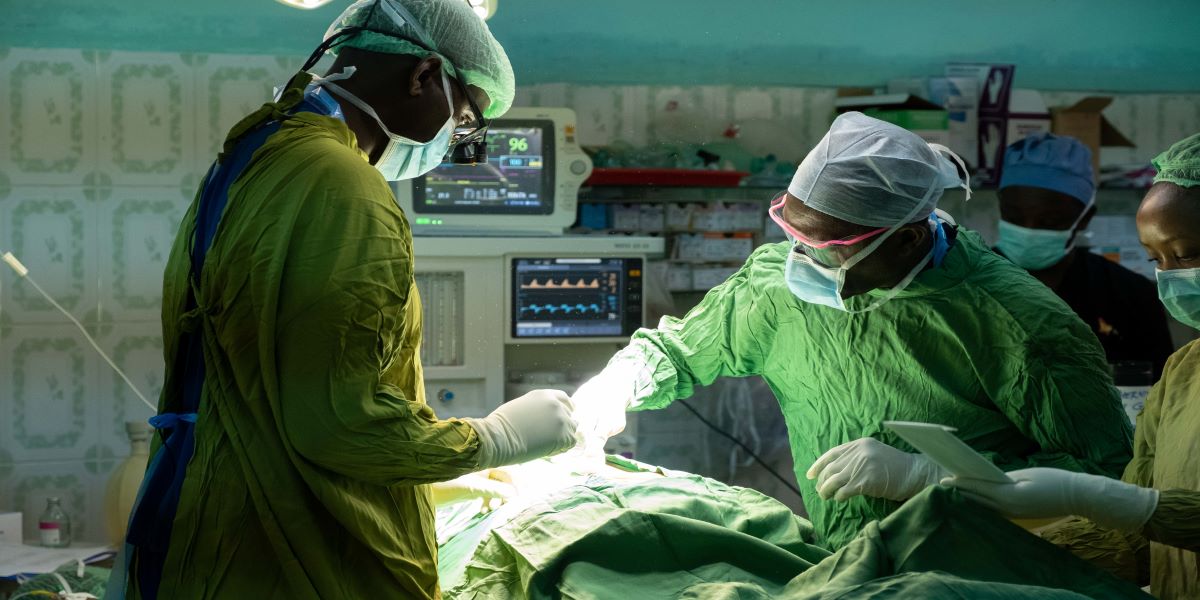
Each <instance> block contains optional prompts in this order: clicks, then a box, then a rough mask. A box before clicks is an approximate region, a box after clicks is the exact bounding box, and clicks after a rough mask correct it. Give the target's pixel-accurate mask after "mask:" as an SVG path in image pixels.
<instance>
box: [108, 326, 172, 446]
mask: <svg viewBox="0 0 1200 600" xmlns="http://www.w3.org/2000/svg"><path fill="white" fill-rule="evenodd" d="M100 345H101V347H103V348H104V349H105V350H106V351H107V352H108V353H109V355H110V356H112V359H113V362H115V363H117V366H119V367H121V370H122V371H124V372H125V375H126V376H127V377H129V380H130V381H132V382H133V385H135V386H136V387H137V388H138V391H139V392H141V393H142V395H143V396H145V397H146V399H147V400H149V401H150V402H151V403H152V404H155V405H157V404H158V396H159V393H160V392H161V391H162V386H163V374H164V366H163V345H162V327H161V325H160V324H159V322H158V321H151V322H145V323H136V324H129V325H124V326H122V327H119V328H117V329H116V330H114V331H113V332H112V334H111V335H108V336H106V337H105V338H103V339H102V340H100ZM98 381H99V384H98V385H97V387H96V390H95V398H96V401H97V402H98V403H99V427H100V432H99V439H100V444H101V445H102V446H104V447H107V448H111V449H112V450H113V452H114V453H115V454H116V455H117V456H125V455H127V454H128V453H129V436H128V435H127V434H126V432H125V422H126V421H144V420H146V419H149V418H150V417H151V416H153V414H154V413H153V412H152V411H151V410H150V409H149V408H148V407H147V406H146V405H145V404H143V403H142V401H141V400H139V399H138V398H137V396H136V395H135V394H134V393H133V391H132V390H130V389H129V386H128V385H126V383H125V382H124V381H123V380H122V379H121V378H120V377H119V376H118V375H117V374H116V373H115V372H113V371H112V370H111V369H109V368H108V365H100V367H99V375H98Z"/></svg>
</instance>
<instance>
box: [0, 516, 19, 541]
mask: <svg viewBox="0 0 1200 600" xmlns="http://www.w3.org/2000/svg"><path fill="white" fill-rule="evenodd" d="M23 519H24V516H23V515H22V514H21V513H19V512H6V513H0V542H4V543H6V544H20V543H21V542H22V541H23V540H22V538H23V537H24V532H23V527H24V521H23Z"/></svg>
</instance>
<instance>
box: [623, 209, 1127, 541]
mask: <svg viewBox="0 0 1200 600" xmlns="http://www.w3.org/2000/svg"><path fill="white" fill-rule="evenodd" d="M789 251H790V245H789V244H787V243H780V244H772V245H767V246H764V247H762V248H759V249H758V250H757V251H756V252H755V253H754V254H753V255H752V256H751V257H750V259H749V260H748V261H747V262H746V264H745V265H744V266H743V267H742V268H741V270H740V271H738V272H737V273H736V274H734V275H733V276H732V277H730V278H729V279H728V280H727V281H725V282H724V283H723V284H722V285H720V286H718V287H717V288H714V289H713V290H712V291H711V292H709V293H708V295H707V296H705V298H704V300H703V301H702V302H701V303H700V304H699V305H698V306H697V307H696V308H694V309H692V310H691V311H690V312H689V313H688V314H687V315H686V316H684V317H683V318H682V319H677V318H673V317H665V318H664V319H663V320H662V322H661V323H660V325H659V327H658V328H657V329H653V330H646V329H644V330H641V331H639V332H638V333H636V334H635V335H634V336H633V339H632V340H631V342H630V345H629V346H628V347H626V348H625V349H623V350H622V351H620V352H619V353H618V354H617V356H615V357H614V358H613V362H614V363H615V362H619V361H629V362H630V363H632V364H636V365H644V366H645V367H647V368H645V369H643V376H642V377H641V378H640V379H641V380H640V381H639V382H638V383H637V388H636V390H635V398H634V406H633V408H634V409H635V410H643V409H653V408H661V407H663V406H666V405H668V404H669V403H671V402H672V401H674V400H675V399H677V398H687V397H688V396H691V395H692V391H693V389H694V388H695V386H697V385H707V384H709V383H711V382H712V381H713V380H715V379H716V378H717V377H744V376H750V375H761V376H762V377H763V378H764V379H765V380H766V381H767V383H768V384H769V385H770V387H771V389H772V391H773V392H774V393H775V396H776V398H777V399H778V400H779V403H780V405H781V408H782V410H783V416H784V420H785V421H786V423H787V427H788V436H789V441H790V445H791V448H792V456H793V458H794V460H795V468H796V478H797V480H798V482H799V484H800V490H801V492H802V494H803V497H804V506H805V508H806V509H807V510H808V513H809V515H810V516H811V518H812V521H813V525H814V527H815V528H816V533H817V541H818V542H819V543H821V544H823V545H825V546H827V547H829V548H839V547H841V546H843V545H844V544H846V543H847V542H849V541H850V539H851V538H853V537H854V535H855V534H856V533H858V531H859V530H860V529H862V527H863V526H864V525H866V524H867V523H868V522H869V521H872V520H876V519H881V518H883V517H885V516H887V515H888V514H889V513H890V512H892V511H893V510H895V509H896V508H897V506H898V504H897V503H895V502H892V501H889V500H883V499H878V498H865V497H856V498H852V499H850V500H848V501H845V502H837V501H834V500H823V499H821V498H820V496H818V495H817V492H816V488H815V483H814V482H813V481H810V480H808V479H807V478H806V477H805V476H804V473H805V471H807V469H808V468H809V466H810V465H812V464H813V462H814V461H816V459H817V458H818V457H820V456H821V454H823V453H824V452H825V451H827V450H829V449H830V448H833V447H835V446H837V445H839V444H842V443H845V442H849V441H852V440H855V439H858V438H860V437H865V436H871V437H875V438H877V439H879V440H881V441H883V442H885V443H888V444H890V445H892V446H895V447H897V448H900V449H902V450H906V451H909V452H912V451H913V449H912V448H911V447H910V446H908V445H906V444H905V443H903V441H901V440H900V439H899V438H897V437H896V436H895V435H894V434H891V433H890V432H889V431H887V430H886V429H884V427H883V425H882V422H883V421H885V420H900V421H924V422H931V423H940V424H943V425H949V426H952V427H956V428H957V429H958V435H959V436H960V437H961V438H962V439H963V440H964V441H966V442H967V443H968V444H970V445H971V446H972V447H974V448H975V449H977V450H979V451H980V452H981V453H983V454H984V455H985V456H987V457H989V458H991V459H992V460H993V461H994V462H995V463H996V464H997V465H998V466H1000V467H1001V468H1003V469H1005V470H1013V469H1020V468H1024V467H1033V466H1042V467H1058V468H1062V469H1068V470H1072V471H1083V472H1089V473H1097V474H1103V475H1109V476H1116V475H1118V474H1120V472H1121V470H1122V469H1123V468H1124V467H1125V465H1126V463H1128V462H1129V459H1130V456H1131V450H1130V446H1131V439H1130V438H1131V433H1130V426H1129V420H1128V418H1127V417H1125V416H1124V411H1123V409H1122V407H1121V403H1120V399H1119V397H1118V394H1117V391H1116V389H1115V388H1114V387H1113V383H1112V378H1111V377H1110V375H1109V372H1108V365H1107V363H1106V362H1105V358H1104V350H1103V349H1102V348H1101V347H1100V343H1099V342H1098V341H1097V339H1096V336H1095V335H1094V334H1092V332H1091V330H1089V329H1088V326H1087V325H1085V324H1084V323H1083V322H1082V321H1080V320H1079V318H1078V317H1076V316H1075V314H1074V313H1073V312H1072V311H1071V309H1070V308H1069V307H1068V306H1067V305H1066V304H1064V303H1063V302H1062V300H1060V299H1059V298H1058V297H1057V296H1055V295H1054V292H1052V291H1050V290H1049V289H1048V288H1046V287H1045V286H1044V285H1042V284H1041V283H1039V282H1038V281H1037V280H1036V279H1034V278H1033V277H1031V276H1030V275H1029V274H1028V273H1026V272H1025V271H1024V270H1022V269H1020V268H1018V267H1016V266H1014V265H1013V264H1012V263H1010V262H1009V261H1007V260H1005V259H1004V258H1002V257H1000V256H998V255H996V254H994V253H992V252H991V251H990V250H989V249H988V248H987V247H986V246H985V245H984V243H983V241H982V240H981V239H980V237H979V236H978V235H977V234H975V233H974V232H970V231H967V230H959V232H958V235H957V240H956V243H955V244H954V246H953V247H952V248H951V250H950V251H949V253H948V254H947V256H946V258H945V260H944V262H943V264H942V265H941V266H939V267H937V268H932V269H929V270H926V271H925V272H923V273H922V274H920V275H919V276H918V277H917V278H916V279H915V280H914V281H913V283H912V284H911V285H910V286H909V287H908V288H907V289H905V290H903V291H902V292H900V293H899V295H897V296H896V297H895V298H894V299H892V300H891V301H890V302H887V303H886V304H884V305H883V306H881V307H880V308H878V309H876V310H874V311H871V312H867V313H863V314H850V313H847V312H843V311H840V310H837V309H833V308H829V307H825V306H820V305H814V304H807V303H804V302H803V301H801V300H800V299H798V298H796V296H795V295H793V294H792V293H791V291H790V290H789V289H788V287H787V284H786V282H785V280H784V264H785V261H786V258H787V253H788V252H789ZM877 293H880V292H878V291H876V292H871V295H874V294H877ZM867 301H869V299H868V298H861V297H860V298H851V299H850V305H851V306H852V307H853V306H859V305H861V303H863V302H867Z"/></svg>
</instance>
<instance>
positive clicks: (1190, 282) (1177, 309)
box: [1154, 269, 1200, 329]
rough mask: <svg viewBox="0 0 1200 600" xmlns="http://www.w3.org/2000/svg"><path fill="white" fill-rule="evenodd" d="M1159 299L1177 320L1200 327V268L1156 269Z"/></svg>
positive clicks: (1190, 325)
mask: <svg viewBox="0 0 1200 600" xmlns="http://www.w3.org/2000/svg"><path fill="white" fill-rule="evenodd" d="M1154 275H1155V277H1156V278H1157V279H1158V299H1159V300H1162V303H1163V306H1165V307H1167V312H1169V313H1171V316H1172V317H1175V320H1177V321H1179V322H1180V323H1183V324H1185V325H1187V326H1189V327H1194V328H1196V329H1200V269H1172V270H1170V271H1155V272H1154Z"/></svg>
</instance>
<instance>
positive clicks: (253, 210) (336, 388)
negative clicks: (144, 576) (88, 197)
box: [131, 74, 479, 599]
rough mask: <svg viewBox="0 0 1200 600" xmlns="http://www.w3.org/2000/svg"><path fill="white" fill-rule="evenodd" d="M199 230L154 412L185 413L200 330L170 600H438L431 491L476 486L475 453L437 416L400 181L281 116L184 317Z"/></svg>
mask: <svg viewBox="0 0 1200 600" xmlns="http://www.w3.org/2000/svg"><path fill="white" fill-rule="evenodd" d="M308 81H309V76H308V75H303V74H302V75H300V76H298V77H297V78H296V79H294V80H293V81H292V83H291V84H289V87H288V90H287V93H286V94H285V95H284V96H283V97H282V98H281V100H280V101H279V102H278V103H274V104H268V105H266V106H264V107H263V108H262V109H260V110H259V111H258V112H256V113H254V114H253V115H251V116H250V117H247V118H246V119H245V120H243V121H242V122H241V123H239V124H238V125H237V126H236V127H235V128H234V129H233V130H232V131H231V132H230V140H232V139H234V138H236V137H238V136H239V135H241V134H242V133H244V132H245V131H247V130H249V129H250V128H251V127H253V126H255V125H257V124H259V123H261V122H263V121H266V120H269V119H278V118H280V117H282V116H283V112H282V111H286V109H287V108H289V107H291V106H294V105H295V104H297V103H298V102H299V101H300V98H301V90H302V89H303V86H304V85H305V84H307V82H308ZM229 143H230V142H229V141H227V142H226V147H227V149H228V148H229ZM195 218H196V203H193V204H192V208H191V210H189V212H188V214H187V216H186V217H185V218H184V220H183V223H182V225H181V228H180V231H179V234H178V236H177V238H176V241H175V245H174V248H173V249H172V252H171V257H170V260H169V262H168V265H167V269H166V275H165V281H164V297H163V335H164V346H165V348H166V364H167V365H168V369H167V380H166V386H165V390H166V391H164V394H163V397H162V400H161V406H160V409H161V410H162V411H164V412H169V411H175V410H177V409H178V408H179V405H178V394H176V393H173V392H172V390H177V389H179V387H180V381H181V378H182V377H183V373H182V369H181V368H176V367H175V365H176V364H177V363H176V354H177V347H178V345H179V339H180V334H181V332H183V331H188V330H191V331H195V330H199V331H202V332H203V334H204V359H205V367H206V377H205V382H204V389H203V395H202V401H201V406H200V410H199V417H198V421H197V423H196V441H195V455H194V456H193V457H192V459H191V462H190V463H189V464H188V467H187V475H186V479H185V480H184V483H183V489H182V493H181V498H180V500H179V508H178V512H177V513H176V516H175V519H174V524H173V526H172V534H171V546H170V548H169V551H168V554H167V559H166V565H165V567H164V570H163V575H162V586H161V589H160V593H159V597H160V598H172V599H188V598H311V599H317V598H323V599H331V598H436V597H438V596H439V591H438V583H437V571H436V543H435V535H434V507H433V505H432V502H431V499H430V494H429V489H428V486H427V485H425V484H428V483H431V482H435V481H440V480H447V479H451V478H454V477H456V476H458V475H461V474H463V473H467V472H470V471H474V470H476V469H477V462H478V459H477V451H476V450H477V448H478V444H479V441H478V437H477V436H476V434H475V431H474V430H473V429H472V428H471V427H470V426H469V425H468V424H467V423H465V422H462V421H457V420H447V421H443V420H439V419H437V417H435V416H434V413H433V411H432V410H431V409H430V408H429V407H428V406H426V404H425V398H424V389H423V385H422V381H421V365H420V361H419V357H418V352H419V349H420V345H421V344H420V342H421V320H420V317H421V304H420V298H419V297H418V295H417V289H416V287H415V286H414V283H413V259H412V238H411V235H410V233H409V229H408V225H407V222H406V221H405V218H404V215H403V214H402V213H401V212H400V210H399V208H398V207H397V205H396V202H395V200H394V199H393V197H392V193H391V191H390V190H389V188H388V186H387V183H386V182H385V181H384V180H383V178H382V177H381V176H380V174H379V173H378V172H377V171H376V170H375V169H374V168H373V167H372V166H371V165H370V164H368V162H367V160H366V157H365V155H364V154H363V153H362V152H361V151H360V150H359V149H358V145H357V143H356V141H355V138H354V135H353V134H352V133H351V132H350V130H349V129H348V128H347V127H346V125H345V124H344V123H343V122H342V121H340V120H338V119H336V118H332V117H325V116H320V115H317V114H314V113H298V114H296V115H295V116H292V117H290V118H287V119H285V120H284V121H283V125H282V127H281V128H280V129H279V131H278V132H276V133H274V134H273V135H271V136H270V137H269V138H268V139H267V141H266V143H265V144H264V145H263V146H262V147H261V148H260V149H259V150H258V151H257V152H256V153H255V154H254V157H253V160H252V161H251V162H250V164H249V166H248V167H247V168H246V170H245V171H244V173H243V174H242V175H241V176H240V177H239V179H238V180H237V181H235V182H234V184H233V185H232V187H231V188H230V190H229V203H228V206H227V208H226V210H225V213H224V216H223V218H222V219H221V222H220V225H219V228H218V230H217V234H216V237H215V239H214V242H213V244H212V247H211V249H210V250H209V252H208V256H207V259H206V260H205V263H204V268H203V272H202V274H201V276H200V280H199V283H198V285H197V287H196V294H197V302H198V306H199V309H197V310H196V311H191V312H189V313H185V312H184V307H185V299H186V292H187V289H188V287H189V282H188V272H189V250H190V248H191V240H192V230H193V228H194V226H195ZM133 566H134V568H136V561H135V562H134V565H133ZM131 592H136V590H131ZM131 595H132V596H135V597H136V593H131Z"/></svg>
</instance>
